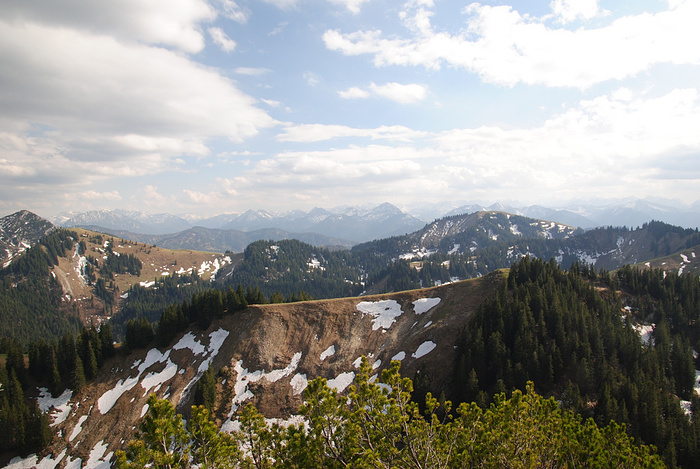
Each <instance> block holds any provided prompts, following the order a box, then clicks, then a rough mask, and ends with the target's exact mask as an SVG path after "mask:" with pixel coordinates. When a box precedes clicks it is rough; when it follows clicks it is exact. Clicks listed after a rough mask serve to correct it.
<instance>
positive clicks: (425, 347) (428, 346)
mask: <svg viewBox="0 0 700 469" xmlns="http://www.w3.org/2000/svg"><path fill="white" fill-rule="evenodd" d="M435 347H437V344H436V343H435V342H433V341H432V340H426V341H425V342H423V343H422V344H420V346H419V347H418V348H417V349H416V351H415V352H413V354H412V355H411V356H412V357H413V358H416V359H418V358H421V357H424V356H426V355H427V354H429V353H430V352H432V351H433V350H434V349H435Z"/></svg>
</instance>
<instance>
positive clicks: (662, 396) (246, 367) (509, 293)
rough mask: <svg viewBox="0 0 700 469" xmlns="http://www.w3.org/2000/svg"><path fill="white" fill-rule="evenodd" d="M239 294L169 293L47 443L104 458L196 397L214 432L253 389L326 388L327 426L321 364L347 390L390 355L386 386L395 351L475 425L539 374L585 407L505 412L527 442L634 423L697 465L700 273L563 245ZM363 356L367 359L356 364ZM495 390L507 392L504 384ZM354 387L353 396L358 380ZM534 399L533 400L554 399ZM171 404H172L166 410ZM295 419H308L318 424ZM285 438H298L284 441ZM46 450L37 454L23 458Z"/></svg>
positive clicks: (231, 422) (616, 436)
mask: <svg viewBox="0 0 700 469" xmlns="http://www.w3.org/2000/svg"><path fill="white" fill-rule="evenodd" d="M236 298H237V299H236ZM231 299H233V300H234V301H229V295H226V297H225V301H224V297H222V295H218V296H217V295H214V294H212V293H207V294H203V295H197V296H195V297H193V298H192V300H191V301H187V302H184V303H183V304H182V305H180V306H178V307H175V308H170V309H168V310H167V312H164V315H163V318H162V320H161V322H162V324H160V325H158V326H157V327H156V328H155V334H154V329H151V330H150V331H151V332H150V337H146V340H145V341H144V342H142V343H139V344H136V343H134V345H133V348H132V350H134V348H136V349H138V348H139V347H144V348H143V349H142V350H135V351H133V352H132V353H130V354H126V355H120V354H118V355H117V356H116V357H114V358H113V359H109V360H107V361H106V362H105V363H104V366H103V367H102V369H101V370H102V371H98V372H97V373H96V375H95V381H93V382H90V383H88V384H87V385H85V386H84V387H83V389H82V390H81V391H80V392H75V393H74V394H72V395H69V396H68V401H67V403H66V404H65V408H67V409H68V410H66V411H64V413H63V414H61V415H62V416H63V417H62V419H63V420H62V421H61V422H60V423H58V424H57V425H56V426H55V427H53V432H58V434H57V435H56V436H54V440H53V442H52V443H51V445H50V450H51V451H52V454H53V455H54V456H53V458H56V457H58V456H55V455H59V456H60V457H64V456H69V457H70V458H71V459H72V460H73V461H75V460H76V459H77V458H80V459H82V460H83V461H85V460H86V458H88V457H90V456H89V455H90V454H92V453H93V452H95V454H98V453H99V454H98V456H97V457H96V459H97V458H103V459H104V460H105V461H109V460H110V458H112V456H113V454H114V453H113V452H116V451H117V450H120V449H122V450H123V449H125V445H126V441H128V439H129V438H131V437H132V436H133V429H134V428H135V426H136V423H137V421H138V420H139V419H140V418H141V417H142V416H144V415H145V414H146V413H148V415H151V416H158V415H161V417H162V418H163V419H165V420H159V422H161V424H163V425H165V423H167V422H168V419H171V418H173V417H174V414H173V412H174V410H175V408H177V410H178V411H179V412H183V413H184V414H185V415H186V416H187V417H188V418H189V417H190V416H192V418H195V416H197V415H199V417H201V414H198V413H192V414H191V413H190V411H189V409H190V407H189V405H190V404H191V403H193V402H194V403H201V404H203V405H205V406H206V408H207V409H209V411H210V412H211V415H212V418H213V421H214V423H207V424H206V425H207V428H209V429H210V430H208V431H209V433H210V434H213V433H211V432H212V431H213V430H211V428H212V427H211V425H216V427H214V428H219V427H220V428H223V430H225V431H227V432H234V434H236V435H239V436H240V434H238V433H235V432H236V431H237V430H239V429H241V428H242V427H240V426H239V423H237V421H238V420H239V419H241V418H249V417H250V416H251V414H250V409H249V410H244V409H245V405H246V404H247V403H251V402H252V403H254V404H255V405H256V406H257V407H258V409H260V411H261V412H262V413H263V414H264V415H265V416H267V417H275V418H286V417H290V416H292V415H297V417H295V420H292V422H297V423H301V422H302V420H300V419H301V418H302V417H299V414H302V415H304V414H305V412H306V411H307V410H308V408H305V407H301V408H300V407H299V406H300V405H301V404H302V403H303V401H306V402H314V399H325V398H324V396H331V397H329V398H328V399H330V400H329V401H324V402H327V404H328V405H329V406H330V407H322V409H325V410H323V412H322V413H321V414H319V415H317V416H316V417H314V416H313V415H311V416H308V419H309V420H308V423H309V425H317V424H318V420H313V419H314V418H317V417H318V418H321V416H326V417H329V418H330V417H332V416H335V415H336V414H335V412H336V411H339V412H340V410H339V409H341V408H345V407H344V406H341V405H340V404H338V403H345V402H347V401H346V400H345V397H333V394H332V391H327V390H325V391H324V389H323V387H322V386H321V387H319V386H320V385H319V384H318V383H316V384H312V382H311V381H312V379H313V378H315V377H323V378H326V379H327V381H326V384H327V385H328V386H329V387H330V388H331V389H335V390H336V391H337V392H341V393H342V392H348V391H350V390H351V389H350V388H349V386H350V384H351V383H353V382H356V383H358V384H359V385H361V386H367V383H365V381H363V379H366V378H367V376H366V375H367V374H368V373H369V372H370V371H369V370H368V368H367V367H369V369H371V370H372V371H371V373H373V374H374V373H376V374H377V375H378V376H380V375H382V371H383V370H390V371H389V372H388V374H385V375H384V376H386V377H387V379H389V380H393V381H392V382H390V383H385V384H388V385H389V386H390V387H391V386H392V385H396V383H398V381H397V380H396V378H395V375H393V374H392V373H393V372H392V371H391V369H392V366H393V365H391V361H392V360H397V361H400V362H401V373H402V374H403V375H404V376H406V377H408V378H411V379H412V381H413V384H412V389H413V390H412V393H411V398H412V400H413V401H415V402H417V403H419V404H421V403H423V402H425V399H424V398H425V396H426V394H427V392H431V393H432V395H433V396H436V397H439V399H438V400H436V401H430V400H429V401H428V404H427V405H428V406H429V408H431V409H433V410H435V409H437V408H436V407H435V406H436V405H439V403H440V402H443V401H445V400H452V402H453V404H454V407H453V408H456V407H457V404H459V403H461V402H466V403H472V402H473V403H474V404H470V406H471V409H472V410H471V411H469V414H468V415H471V416H472V417H470V418H476V419H477V420H475V422H481V423H478V424H477V427H478V428H485V429H489V428H491V427H489V425H491V424H492V423H493V422H494V421H503V422H505V423H504V424H507V425H511V424H512V425H516V420H517V419H519V417H517V416H519V415H523V414H520V413H518V412H519V411H516V407H517V406H516V407H508V406H506V408H503V406H502V404H503V402H504V401H503V400H504V399H506V398H507V397H508V396H510V395H511V393H512V392H513V391H514V390H516V389H518V390H522V391H525V390H526V388H527V383H528V381H532V382H533V383H534V384H533V387H534V392H536V393H538V394H539V395H543V396H545V397H549V396H552V397H554V398H555V399H557V400H558V402H559V403H560V404H559V405H560V406H561V410H560V411H561V412H575V413H576V414H575V416H572V415H571V414H566V415H567V417H566V419H565V421H566V423H563V421H562V420H561V419H560V417H557V420H554V421H552V420H546V421H543V422H539V421H537V422H538V423H537V424H535V425H533V426H522V425H529V424H530V423H532V420H531V419H532V418H534V415H540V414H538V413H537V412H535V410H534V408H533V412H535V414H527V415H528V416H529V417H527V418H525V419H524V420H517V422H519V423H517V425H516V426H514V427H510V426H508V427H507V428H508V429H509V430H507V431H510V432H512V434H513V435H519V434H520V432H521V431H523V432H527V434H528V435H529V436H530V438H529V439H528V441H530V442H540V443H541V444H542V445H544V446H542V448H545V449H546V448H550V449H551V448H552V447H553V446H552V445H553V443H552V442H551V441H549V440H548V438H549V437H547V436H546V435H550V433H548V432H549V430H547V429H548V428H549V429H551V428H553V426H558V427H560V426H561V425H566V426H567V428H570V429H571V428H574V427H575V428H579V427H577V425H579V424H581V425H583V426H582V427H581V429H580V432H579V431H578V430H577V431H576V432H574V434H576V435H578V436H577V437H576V438H577V441H578V438H579V437H583V436H584V435H589V436H591V435H593V434H594V433H592V432H593V429H594V428H595V426H597V427H598V428H601V429H602V430H601V433H600V435H599V436H596V437H595V438H594V439H595V440H596V441H598V443H597V444H598V445H603V446H606V445H610V446H609V448H610V450H611V451H612V450H613V449H615V451H616V450H618V449H622V448H623V447H624V448H628V445H629V440H628V439H627V438H628V437H634V441H635V442H636V443H637V444H638V443H645V444H651V445H654V446H655V447H656V448H658V453H659V454H660V456H661V457H662V458H663V460H664V461H665V462H666V464H667V465H669V466H671V467H673V466H681V467H686V468H694V467H699V466H700V440H699V435H700V410H698V409H700V398H698V395H697V388H698V387H700V386H699V385H698V383H697V382H696V371H695V370H696V369H697V368H699V367H698V363H696V359H695V358H694V350H697V348H698V345H700V344H698V339H699V337H700V335H699V333H698V328H697V324H698V320H700V280H699V279H698V277H697V276H694V275H681V276H679V275H677V274H676V273H668V272H664V271H661V270H651V269H645V270H640V269H636V268H632V267H625V268H622V269H619V270H618V271H615V272H608V271H602V272H598V271H595V270H593V269H591V268H590V267H589V266H585V265H578V264H575V265H574V266H572V268H571V269H569V270H565V269H562V268H561V267H560V266H559V265H558V264H557V263H556V262H555V261H553V260H552V261H548V262H545V261H543V260H539V259H536V258H530V257H525V258H523V259H521V260H520V261H518V262H517V263H515V264H514V265H513V266H512V268H511V269H510V271H498V272H494V273H492V274H490V275H488V276H485V277H481V278H479V279H474V280H470V281H465V282H456V283H452V284H449V285H444V286H441V287H436V288H431V289H426V290H412V291H406V292H400V293H394V294H387V295H377V296H368V297H362V298H344V299H335V300H324V301H312V302H299V303H291V304H270V305H253V306H248V307H246V304H245V302H242V301H241V300H242V297H241V295H240V294H239V293H237V292H235V291H234V293H233V294H232V295H231ZM165 324H167V327H165ZM145 327H146V328H148V327H151V326H150V325H148V324H145ZM166 330H167V334H166V335H163V333H162V331H166ZM149 340H152V341H151V342H150V343H149ZM156 340H158V342H155V341H156ZM158 344H161V345H162V346H161V347H157V345H158ZM166 344H167V345H166ZM363 355H364V356H366V357H371V360H370V361H369V363H368V365H367V366H366V367H365V368H363V369H359V368H358V367H359V364H360V360H359V358H360V357H361V356H363ZM391 376H394V378H392V377H391ZM363 377H364V378H363ZM363 383H364V384H363ZM401 386H405V387H404V388H402V389H403V391H402V392H410V388H409V387H408V384H406V383H404V384H401ZM694 388H696V389H694ZM305 389H307V390H308V391H307V394H303V393H304V390H305ZM363 389H365V390H366V387H365V388H363ZM150 392H153V393H155V394H156V397H157V398H161V399H162V398H165V399H167V400H168V401H169V402H170V403H171V404H172V406H171V408H170V410H168V409H167V407H163V404H162V403H158V402H156V400H151V401H148V394H149V393H150ZM329 392H330V393H331V394H328V393H329ZM363 392H364V391H363ZM501 392H503V393H505V396H504V397H497V394H498V393H501ZM530 392H533V391H530ZM402 395H403V394H402ZM350 396H351V399H356V398H357V397H358V394H350ZM513 396H514V397H516V402H521V403H523V402H525V401H520V400H519V399H520V398H519V397H517V396H518V394H517V393H514V394H513ZM302 399H303V400H302ZM537 402H539V404H537V408H538V409H544V408H545V407H547V406H549V405H550V404H544V403H542V402H541V401H537ZM78 403H79V404H80V405H78ZM333 403H335V404H333ZM492 403H495V404H496V407H495V408H492V410H491V412H496V410H495V409H498V408H500V409H501V410H502V411H503V412H511V411H512V412H514V413H509V414H507V415H503V414H497V415H494V414H488V415H489V417H488V418H487V419H488V421H482V420H480V419H481V417H479V415H480V414H479V412H480V411H478V410H477V409H476V407H480V408H482V409H487V408H489V406H490V405H491V404H492ZM542 406H545V407H542ZM362 408H363V407H362V405H359V407H358V409H362ZM379 408H380V409H381V408H383V407H379ZM517 408H520V407H517ZM547 408H548V407H547ZM159 409H160V410H159ZM304 409H306V410H304ZM508 409H510V410H508ZM552 409H553V408H552ZM163 410H167V412H166V413H165V414H159V412H161V411H163ZM416 412H419V411H418V410H416ZM440 412H443V413H444V410H442V411H441V410H439V409H438V410H437V416H440V415H442V414H440ZM499 412H500V411H499ZM419 414H420V413H419ZM419 414H416V415H419ZM244 415H247V417H244ZM342 415H344V414H342ZM484 415H487V414H484ZM199 417H197V418H199ZM333 418H335V417H333ZM353 418H354V417H352V416H351V415H348V416H347V419H346V418H342V419H341V420H338V421H339V422H344V423H345V422H353V420H351V419H353ZM538 418H539V417H538ZM589 418H590V419H592V420H591V421H589V422H588V423H581V422H582V421H581V419H584V420H585V419H589ZM348 419H350V420H348ZM492 419H494V420H492ZM501 419H504V420H501ZM613 421H615V422H617V423H620V424H625V426H624V427H619V426H617V424H614V423H613ZM248 422H250V420H248ZM528 422H529V423H528ZM556 422H559V423H556ZM200 423H202V422H200ZM253 423H254V427H250V428H249V430H250V431H251V433H249V435H253V434H255V435H259V436H261V437H264V438H267V436H270V435H271V434H270V433H265V432H266V431H265V430H263V429H264V428H265V426H266V425H267V424H266V422H265V420H261V419H257V420H255V419H254V421H253ZM436 425H437V424H436ZM482 425H485V427H482ZM518 425H521V426H518ZM569 425H573V426H574V427H569ZM332 427H333V428H336V429H339V428H345V427H339V426H336V425H333V426H332ZM190 428H191V427H190ZM295 428H297V429H298V431H299V432H303V431H304V430H303V428H308V427H295ZM352 428H354V427H352V426H351V427H347V430H348V431H350V432H351V431H352ZM433 428H435V429H437V428H439V427H438V426H435V427H433ZM474 428H476V427H474ZM499 428H500V427H499ZM584 428H587V430H584ZM142 429H143V430H144V431H147V427H142ZM502 430H503V429H500V430H498V431H499V432H501V431H502ZM396 431H397V432H399V433H398V436H397V437H396V439H393V438H392V439H390V440H388V441H390V442H395V443H391V444H395V445H396V446H395V447H394V450H395V451H397V453H396V454H398V453H400V452H401V451H403V450H402V448H404V446H403V445H404V442H405V439H403V438H404V436H405V435H404V434H403V433H402V432H407V431H409V430H408V429H407V427H401V428H398V429H397V430H396ZM460 431H461V430H460ZM596 431H597V430H596ZM477 433H478V434H479V435H481V433H479V432H477ZM625 433H626V436H625V435H624V434H625ZM349 434H352V433H349ZM487 434H488V432H487ZM487 434H484V435H482V436H480V437H479V439H477V440H473V441H479V442H480V443H479V444H478V445H477V447H472V449H471V450H470V451H471V452H473V454H475V455H477V454H481V453H480V452H479V451H480V450H483V451H484V452H487V450H486V449H485V448H490V446H488V445H489V444H492V443H493V440H492V439H491V440H489V439H488V438H486V437H487V436H488V435H487ZM499 434H500V433H499ZM595 434H597V433H595ZM192 435H194V433H192ZM264 435H267V436H264ZM286 435H287V436H286V437H283V438H292V433H288V434H286ZM294 435H297V437H301V436H303V435H302V434H301V433H294ZM472 435H473V436H476V434H472ZM185 437H186V435H185ZM481 437H485V438H486V439H485V440H481V439H480V438H481ZM560 437H561V436H560ZM294 438H296V437H294ZM308 438H312V436H311V435H309V437H308ZM455 438H456V437H455ZM459 438H461V437H459ZM465 438H466V436H465ZM601 438H602V439H601ZM606 438H613V440H614V441H617V442H618V443H617V444H616V443H614V441H612V440H611V441H608V440H606ZM584 440H586V441H588V440H587V438H584ZM183 441H184V440H183ZM233 441H235V440H233ZM288 441H295V442H298V440H296V439H292V440H282V443H280V444H281V445H282V446H285V445H286V443H285V442H288ZM304 441H307V442H309V444H311V443H310V442H312V441H315V440H312V439H308V440H304ZM449 441H452V440H449ZM460 441H461V440H460ZM489 441H490V442H491V443H489ZM513 441H515V440H513ZM603 441H607V443H603ZM540 443H538V445H539V444H540ZM589 443H591V441H589ZM145 444H146V445H148V444H149V443H148V442H146V443H145ZM460 444H462V443H460ZM576 444H578V443H576ZM618 444H619V445H622V446H617V445H618ZM383 447H384V446H383ZM538 447H539V446H538ZM385 449H386V448H385ZM64 450H65V451H66V452H64ZM566 451H568V450H566ZM581 451H584V450H581ZM645 451H646V450H645ZM131 454H132V456H134V457H138V456H139V454H140V455H141V456H143V457H144V458H146V459H145V460H142V462H143V463H144V464H146V462H147V461H148V458H150V457H156V456H157V453H131ZM245 454H246V453H244V455H243V457H244V456H245ZM470 454H471V453H470ZM538 454H539V453H538ZM547 454H550V456H548V457H549V458H556V457H558V456H556V455H554V453H552V452H549V453H547ZM567 454H568V453H567ZM576 454H579V456H580V453H576ZM585 454H589V453H585ZM611 454H613V453H610V452H603V453H601V458H602V459H600V460H599V464H600V466H594V467H604V466H605V463H606V462H607V463H609V460H606V459H605V455H608V457H610V455H611ZM615 454H617V453H615ZM44 457H45V453H42V455H41V457H40V458H34V459H31V460H28V464H29V466H31V465H32V464H34V465H36V464H38V459H41V458H44ZM46 457H48V456H46ZM485 457H486V456H485ZM572 457H574V456H572ZM455 460H456V461H457V460H459V459H455ZM546 460H550V459H546ZM48 462H50V461H48V460H47V461H46V463H48ZM628 463H629V460H628ZM475 464H476V463H475ZM457 466H458V464H457V463H454V464H452V465H448V466H447V467H457ZM20 467H21V466H20ZM27 467H28V466H27ZM459 467H463V466H459ZM466 467H471V466H470V465H469V464H466ZM623 467H627V466H623ZM630 467H634V464H631V465H630Z"/></svg>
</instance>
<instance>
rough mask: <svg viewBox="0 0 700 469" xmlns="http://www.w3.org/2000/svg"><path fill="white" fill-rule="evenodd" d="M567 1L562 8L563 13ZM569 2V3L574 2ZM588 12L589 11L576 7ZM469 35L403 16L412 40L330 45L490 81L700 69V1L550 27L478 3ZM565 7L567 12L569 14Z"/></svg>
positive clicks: (560, 82)
mask: <svg viewBox="0 0 700 469" xmlns="http://www.w3.org/2000/svg"><path fill="white" fill-rule="evenodd" d="M563 5H564V4H563V3H562V8H563ZM566 5H568V3H567V4H566ZM568 11H571V12H572V14H573V13H576V14H577V15H579V16H580V15H581V14H583V11H584V10H568ZM464 12H465V13H466V14H467V15H468V20H467V28H466V30H465V31H464V32H460V33H459V34H457V35H452V34H449V33H447V32H433V31H432V29H431V28H430V23H429V16H430V15H429V13H428V12H426V11H425V9H423V8H422V7H421V8H418V9H417V11H416V12H415V13H413V14H411V15H409V14H406V15H404V16H403V21H404V24H405V25H406V26H407V27H408V28H409V30H411V31H413V32H414V36H413V37H412V38H407V39H401V38H393V37H392V38H386V37H385V35H384V34H383V33H382V31H380V30H368V31H357V32H352V33H347V34H343V33H341V32H340V31H338V30H328V31H326V32H325V33H324V35H323V40H324V42H325V44H326V47H327V48H328V49H330V50H335V51H339V52H342V53H343V54H346V55H360V54H372V55H374V63H375V65H377V66H386V65H406V66H408V65H413V66H415V65H422V66H424V67H426V68H430V69H439V68H441V66H442V65H443V64H447V65H450V66H453V67H462V68H466V69H468V70H471V71H473V72H475V73H477V74H479V76H480V77H481V78H482V79H483V80H484V81H487V82H490V83H496V84H500V85H506V86H513V85H515V84H517V83H526V84H544V85H547V86H555V87H575V88H587V87H590V86H591V85H593V84H596V83H600V82H604V81H609V80H621V79H624V78H626V77H629V76H632V75H635V74H637V73H639V72H641V71H644V70H647V69H648V68H650V67H652V66H654V65H656V64H663V63H672V64H698V63H700V48H697V47H689V44H695V43H700V28H697V24H696V21H695V19H696V18H698V17H700V2H697V1H693V0H685V1H683V0H679V1H677V2H673V3H672V4H670V6H669V9H668V10H665V11H661V12H658V13H655V14H649V13H642V14H639V15H636V16H629V17H624V18H620V19H617V20H615V21H613V22H612V23H611V24H609V25H607V26H603V27H599V28H591V29H585V28H580V29H577V30H574V31H571V30H568V29H565V28H550V27H548V26H547V25H546V24H545V23H544V20H540V19H537V18H532V17H530V16H522V15H521V14H520V13H518V12H517V11H515V10H513V9H512V8H511V7H510V6H505V5H504V6H484V5H480V4H476V3H473V4H471V5H469V6H468V7H466V8H465V10H464ZM563 12H564V10H563V11H562V13H563Z"/></svg>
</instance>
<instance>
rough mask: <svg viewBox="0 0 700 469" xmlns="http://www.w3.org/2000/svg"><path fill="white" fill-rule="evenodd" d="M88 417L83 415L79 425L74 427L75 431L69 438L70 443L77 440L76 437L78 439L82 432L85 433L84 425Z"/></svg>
mask: <svg viewBox="0 0 700 469" xmlns="http://www.w3.org/2000/svg"><path fill="white" fill-rule="evenodd" d="M87 418H88V416H87V415H83V416H81V417H80V418H79V419H78V423H76V424H75V427H73V431H72V432H71V433H70V436H69V437H68V441H69V442H70V441H73V440H75V437H77V436H78V435H79V434H80V432H81V431H83V423H85V421H86V420H87Z"/></svg>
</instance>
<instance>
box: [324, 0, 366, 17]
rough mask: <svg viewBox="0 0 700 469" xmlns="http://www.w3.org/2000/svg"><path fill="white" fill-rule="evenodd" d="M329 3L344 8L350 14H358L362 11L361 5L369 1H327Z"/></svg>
mask: <svg viewBox="0 0 700 469" xmlns="http://www.w3.org/2000/svg"><path fill="white" fill-rule="evenodd" d="M328 1H329V2H330V3H333V4H335V5H340V6H344V7H345V8H347V9H348V11H350V12H351V13H354V14H358V13H359V12H360V10H361V9H362V4H363V3H367V2H368V1H369V0H328Z"/></svg>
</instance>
